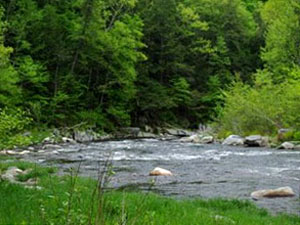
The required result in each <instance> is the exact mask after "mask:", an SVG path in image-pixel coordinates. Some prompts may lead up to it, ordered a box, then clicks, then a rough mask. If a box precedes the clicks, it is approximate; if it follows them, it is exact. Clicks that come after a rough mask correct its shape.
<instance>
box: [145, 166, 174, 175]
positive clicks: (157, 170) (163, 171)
mask: <svg viewBox="0 0 300 225" xmlns="http://www.w3.org/2000/svg"><path fill="white" fill-rule="evenodd" d="M149 175H150V176H172V175H173V174H172V173H171V171H169V170H166V169H163V168H160V167H156V168H155V169H154V170H152V171H151V172H150V173H149Z"/></svg>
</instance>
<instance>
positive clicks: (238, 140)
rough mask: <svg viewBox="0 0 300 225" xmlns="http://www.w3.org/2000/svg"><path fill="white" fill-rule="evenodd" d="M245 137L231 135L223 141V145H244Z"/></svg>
mask: <svg viewBox="0 0 300 225" xmlns="http://www.w3.org/2000/svg"><path fill="white" fill-rule="evenodd" d="M244 141H245V139H244V138H242V137H241V136H238V135H230V136H229V137H227V138H226V139H225V140H224V141H223V142H222V145H234V146H235V145H244Z"/></svg>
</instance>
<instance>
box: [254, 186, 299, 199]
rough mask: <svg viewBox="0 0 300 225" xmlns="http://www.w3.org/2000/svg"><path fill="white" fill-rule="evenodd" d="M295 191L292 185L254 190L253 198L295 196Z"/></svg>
mask: <svg viewBox="0 0 300 225" xmlns="http://www.w3.org/2000/svg"><path fill="white" fill-rule="evenodd" d="M293 196H295V193H294V191H293V189H292V188H290V187H281V188H277V189H266V190H259V191H254V192H252V193H251V197H252V198H253V199H259V198H277V197H293Z"/></svg>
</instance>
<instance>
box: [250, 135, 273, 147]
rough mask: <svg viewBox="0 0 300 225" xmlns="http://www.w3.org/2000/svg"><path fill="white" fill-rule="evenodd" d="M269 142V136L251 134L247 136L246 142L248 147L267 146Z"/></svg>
mask: <svg viewBox="0 0 300 225" xmlns="http://www.w3.org/2000/svg"><path fill="white" fill-rule="evenodd" d="M268 143H269V139H268V137H264V136H261V135H250V136H247V137H246V138H245V142H244V144H245V145H246V146H248V147H267V146H268Z"/></svg>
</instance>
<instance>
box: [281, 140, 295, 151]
mask: <svg viewBox="0 0 300 225" xmlns="http://www.w3.org/2000/svg"><path fill="white" fill-rule="evenodd" d="M294 148H295V145H294V144H293V143H291V142H287V141H286V142H283V143H282V144H281V145H280V146H279V147H278V149H294Z"/></svg>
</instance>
